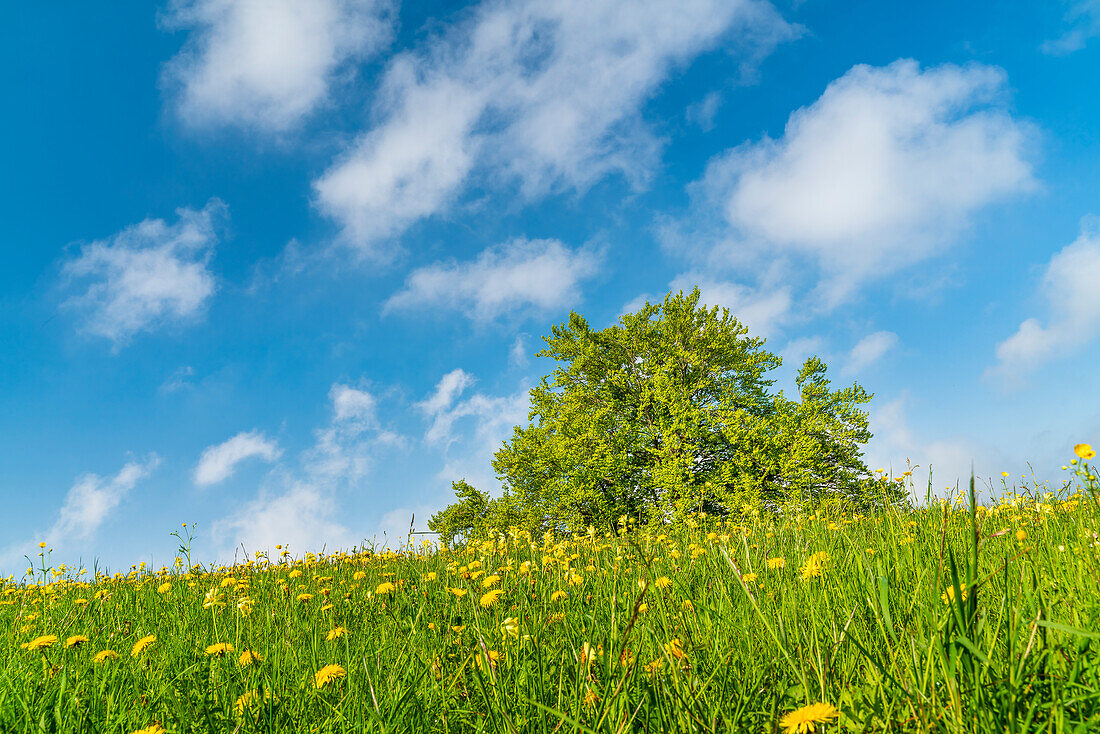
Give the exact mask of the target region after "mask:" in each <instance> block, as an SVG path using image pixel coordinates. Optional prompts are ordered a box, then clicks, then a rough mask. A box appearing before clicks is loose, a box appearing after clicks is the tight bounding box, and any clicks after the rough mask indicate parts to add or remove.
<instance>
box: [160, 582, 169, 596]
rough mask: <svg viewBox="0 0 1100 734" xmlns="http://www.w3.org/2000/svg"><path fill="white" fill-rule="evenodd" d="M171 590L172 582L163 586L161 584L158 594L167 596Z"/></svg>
mask: <svg viewBox="0 0 1100 734" xmlns="http://www.w3.org/2000/svg"><path fill="white" fill-rule="evenodd" d="M171 590H172V582H171V581H165V582H164V583H163V584H161V585H160V586H158V587H157V593H158V594H167V593H168V592H169V591H171Z"/></svg>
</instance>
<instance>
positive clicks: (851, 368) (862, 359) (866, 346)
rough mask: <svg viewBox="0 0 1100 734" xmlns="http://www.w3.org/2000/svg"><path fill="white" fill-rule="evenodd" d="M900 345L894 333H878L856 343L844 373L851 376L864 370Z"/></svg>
mask: <svg viewBox="0 0 1100 734" xmlns="http://www.w3.org/2000/svg"><path fill="white" fill-rule="evenodd" d="M897 345H898V335H897V334H895V333H894V332H892V331H876V332H875V333H873V334H868V335H867V336H865V337H863V338H862V339H860V340H859V341H858V342H856V345H855V346H854V347H852V351H851V352H849V353H848V362H847V363H846V364H845V365H844V373H845V374H848V375H851V374H855V373H857V372H860V371H861V370H864V369H866V368H868V367H870V366H871V365H873V364H874V363H875V362H878V361H879V360H880V359H882V358H883V357H885V356H886V354H887V352H889V351H890V350H891V349H894V348H895V347H897Z"/></svg>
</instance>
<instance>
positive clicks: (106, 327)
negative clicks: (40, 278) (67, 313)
mask: <svg viewBox="0 0 1100 734" xmlns="http://www.w3.org/2000/svg"><path fill="white" fill-rule="evenodd" d="M226 211H227V210H226V206H225V204H223V203H222V202H221V201H219V200H218V199H211V200H210V201H208V202H207V203H206V206H204V207H203V208H202V209H200V210H197V211H196V210H194V209H187V208H184V209H178V210H176V214H177V215H178V220H177V221H176V223H174V224H169V223H168V222H165V221H164V220H163V219H146V220H144V221H143V222H141V223H140V224H135V225H133V226H131V227H127V228H126V229H124V230H122V231H121V232H119V233H118V234H115V235H113V236H111V237H109V238H107V239H105V240H96V241H95V242H92V243H91V244H88V245H84V246H83V247H81V248H80V252H79V254H78V255H77V256H76V257H74V258H71V259H69V260H68V261H66V262H65V263H64V264H63V266H62V274H63V278H64V284H65V287H66V288H67V289H68V290H70V291H73V292H74V294H73V295H72V296H71V297H70V298H68V299H67V300H66V301H65V302H64V304H63V305H64V306H65V307H67V308H69V309H72V310H73V311H75V312H77V313H78V314H79V315H80V317H81V320H82V327H83V329H84V330H85V331H87V332H89V333H91V334H95V335H97V336H102V337H105V338H107V339H110V340H111V341H112V342H114V344H115V347H116V348H117V347H120V346H122V345H124V344H126V343H127V342H129V341H130V339H131V338H133V336H134V335H135V334H137V333H139V332H142V331H153V330H154V329H156V328H158V327H162V326H169V325H176V324H181V323H187V322H191V321H195V320H197V319H198V318H199V317H201V316H202V315H203V313H204V311H205V307H206V304H207V302H208V301H209V299H210V297H211V296H212V295H213V294H214V291H215V289H216V280H215V278H214V274H213V273H212V272H211V271H210V267H209V265H210V259H211V258H212V257H213V254H214V247H215V245H216V244H217V242H218V237H217V225H218V224H219V222H220V220H222V219H224V218H225V216H226Z"/></svg>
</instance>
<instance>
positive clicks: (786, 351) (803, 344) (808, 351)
mask: <svg viewBox="0 0 1100 734" xmlns="http://www.w3.org/2000/svg"><path fill="white" fill-rule="evenodd" d="M824 349H825V340H824V339H822V338H821V337H820V336H803V337H799V338H798V339H791V340H790V341H789V342H787V343H786V344H784V345H783V349H781V350H780V351H779V356H780V357H782V358H783V364H784V365H793V366H794V367H795V369H797V368H798V367H801V366H802V364H803V363H804V362H805V361H806V360H807V359H808V358H809V357H810V356H811V355H815V354H816V355H818V356H822V352H823V351H824ZM822 358H824V357H822Z"/></svg>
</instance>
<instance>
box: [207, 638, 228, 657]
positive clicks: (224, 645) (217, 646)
mask: <svg viewBox="0 0 1100 734" xmlns="http://www.w3.org/2000/svg"><path fill="white" fill-rule="evenodd" d="M231 652H233V646H232V645H230V644H229V643H228V642H215V643H214V644H213V645H207V646H206V654H207V655H209V656H210V657H220V656H222V655H228V654H229V653H231Z"/></svg>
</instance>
